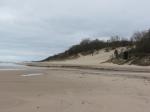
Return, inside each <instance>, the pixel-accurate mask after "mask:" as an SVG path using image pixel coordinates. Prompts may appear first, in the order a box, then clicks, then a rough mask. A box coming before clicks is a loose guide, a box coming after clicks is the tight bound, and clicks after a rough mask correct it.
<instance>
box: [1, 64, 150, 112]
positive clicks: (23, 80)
mask: <svg viewBox="0 0 150 112" xmlns="http://www.w3.org/2000/svg"><path fill="white" fill-rule="evenodd" d="M149 93H150V74H149V73H147V72H145V73H144V72H130V71H124V72H122V71H121V72H120V71H109V70H89V69H77V68H59V67H57V68H54V67H51V68H36V67H26V68H25V69H20V70H0V112H149V111H150V108H149V106H150V94H149Z"/></svg>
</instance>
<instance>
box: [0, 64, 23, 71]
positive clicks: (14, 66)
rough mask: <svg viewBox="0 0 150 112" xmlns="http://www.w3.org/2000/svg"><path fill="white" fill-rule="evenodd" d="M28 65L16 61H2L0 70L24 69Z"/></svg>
mask: <svg viewBox="0 0 150 112" xmlns="http://www.w3.org/2000/svg"><path fill="white" fill-rule="evenodd" d="M25 68H26V66H23V65H20V64H15V63H0V70H22V69H25Z"/></svg>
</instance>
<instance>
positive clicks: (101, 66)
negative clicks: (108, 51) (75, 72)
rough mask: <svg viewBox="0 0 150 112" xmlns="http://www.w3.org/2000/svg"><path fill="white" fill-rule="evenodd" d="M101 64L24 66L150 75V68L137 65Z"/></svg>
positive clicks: (46, 63)
mask: <svg viewBox="0 0 150 112" xmlns="http://www.w3.org/2000/svg"><path fill="white" fill-rule="evenodd" d="M109 64H110V63H107V64H99V65H85V64H65V63H64V64H62V63H59V62H57V63H51V62H28V63H23V65H26V66H31V67H46V68H51V67H56V68H75V69H87V70H101V71H122V72H140V73H150V66H136V65H116V64H110V65H109Z"/></svg>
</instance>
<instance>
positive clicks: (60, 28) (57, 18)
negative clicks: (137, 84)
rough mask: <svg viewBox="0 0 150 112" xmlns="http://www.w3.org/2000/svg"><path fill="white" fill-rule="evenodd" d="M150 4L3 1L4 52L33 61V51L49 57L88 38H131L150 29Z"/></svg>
mask: <svg viewBox="0 0 150 112" xmlns="http://www.w3.org/2000/svg"><path fill="white" fill-rule="evenodd" d="M149 4H150V1H149V0H138V1H137V0H61V1H60V0H1V1H0V39H1V44H0V51H4V50H8V51H7V52H9V57H11V56H14V54H15V52H16V54H15V57H17V58H19V57H24V58H23V59H24V60H28V59H29V57H31V58H30V59H31V60H32V59H35V57H33V55H32V53H31V52H34V53H33V54H34V55H38V57H40V53H41V52H42V53H41V55H42V57H43V53H44V55H45V53H46V54H47V56H49V55H52V54H54V53H58V52H61V51H63V50H65V49H67V48H68V47H69V46H70V45H72V44H75V43H77V42H79V41H80V40H81V39H83V38H86V37H90V38H99V39H106V38H108V37H109V36H112V35H117V34H118V35H120V36H123V37H129V36H131V35H132V33H133V32H135V31H139V30H145V29H148V28H149V26H150V15H149V12H150V7H149ZM20 51H25V53H22V52H20ZM36 52H37V53H36ZM3 54H4V55H8V54H7V53H6V52H3ZM27 55H28V56H29V57H27ZM26 57H27V58H28V59H27V58H26ZM32 57H33V58H32ZM17 58H16V60H17ZM1 59H3V58H1ZM13 59H14V58H13ZM36 59H39V58H37V56H36Z"/></svg>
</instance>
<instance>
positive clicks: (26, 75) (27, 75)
mask: <svg viewBox="0 0 150 112" xmlns="http://www.w3.org/2000/svg"><path fill="white" fill-rule="evenodd" d="M39 75H43V74H42V73H35V74H25V75H21V76H23V77H30V76H39Z"/></svg>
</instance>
